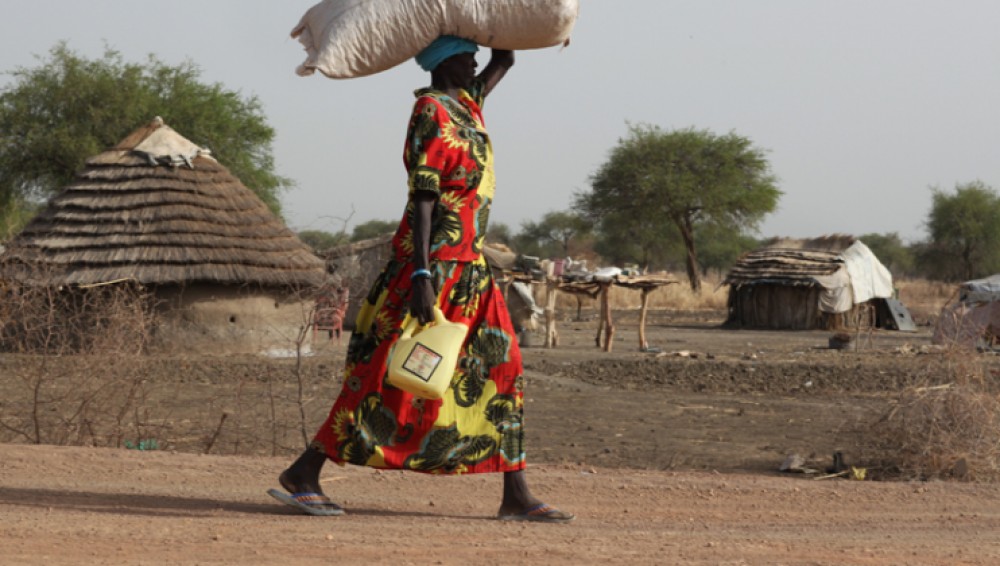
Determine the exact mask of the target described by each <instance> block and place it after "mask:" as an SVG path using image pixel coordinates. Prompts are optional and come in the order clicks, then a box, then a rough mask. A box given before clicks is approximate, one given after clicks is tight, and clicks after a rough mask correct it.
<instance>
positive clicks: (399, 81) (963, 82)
mask: <svg viewBox="0 0 1000 566" xmlns="http://www.w3.org/2000/svg"><path fill="white" fill-rule="evenodd" d="M313 4H314V1H313V0H282V1H275V0H209V1H194V0H173V1H171V2H150V1H142V0H138V1H137V0H131V1H125V0H86V1H70V0H31V1H30V2H24V1H18V2H15V1H14V0H0V6H2V7H3V17H2V18H0V70H3V71H10V70H12V69H14V68H15V67H19V66H27V67H30V66H33V65H35V64H36V62H37V59H36V56H39V55H45V54H47V52H48V51H49V49H50V48H51V47H52V46H53V45H54V44H55V43H56V42H57V41H60V40H66V41H67V42H68V44H69V46H70V48H72V49H74V50H76V51H77V52H79V53H81V54H83V55H85V56H88V57H98V56H100V54H101V53H102V52H103V49H104V45H105V44H107V45H108V46H110V47H112V48H114V49H116V50H118V51H120V52H121V53H122V54H123V55H124V57H125V58H126V59H127V60H130V61H142V60H144V59H145V57H146V55H147V54H150V53H152V54H155V55H156V56H158V57H159V58H160V59H162V60H164V61H165V62H167V63H169V64H177V63H180V62H182V61H183V60H185V59H191V60H193V61H194V62H195V63H197V64H198V66H199V67H200V68H201V69H202V71H203V79H204V80H206V81H212V82H216V81H217V82H221V83H223V84H224V85H225V86H226V87H227V88H230V89H233V90H238V91H241V92H243V93H244V94H253V95H256V96H257V97H259V98H260V100H261V102H262V103H263V106H264V110H265V112H266V114H267V117H268V120H269V121H270V123H271V125H272V126H273V127H274V128H275V129H276V131H277V137H276V139H275V144H274V153H275V158H276V166H277V169H278V173H280V174H281V175H284V176H286V177H290V178H292V179H294V180H295V181H296V182H297V184H298V187H297V188H295V189H293V190H291V191H289V192H288V193H286V194H284V196H283V198H282V201H283V204H284V210H285V216H286V219H287V221H288V223H289V225H290V226H292V227H293V228H295V229H304V228H315V229H323V230H329V231H336V230H339V229H340V228H341V227H342V226H343V220H344V219H346V218H347V217H348V216H349V215H350V214H351V210H352V208H353V211H354V212H353V217H352V218H351V223H350V225H349V226H348V229H350V228H351V227H352V226H353V225H354V224H357V223H358V222H363V221H365V220H369V219H372V218H380V219H386V220H390V219H392V220H394V219H396V218H398V217H399V216H400V214H401V212H402V206H403V199H404V194H405V191H406V187H405V183H406V177H405V172H404V170H403V165H402V157H401V154H402V144H403V137H404V134H405V129H406V122H407V119H408V117H409V112H410V109H411V105H412V101H413V95H412V91H413V90H414V89H415V88H417V87H420V86H424V85H425V84H426V83H427V82H428V80H429V79H428V76H427V75H426V74H425V73H423V72H422V71H420V69H419V68H418V67H417V66H416V65H415V64H413V63H406V64H404V65H401V66H399V67H397V68H395V69H391V70H389V71H387V72H385V73H382V74H380V75H376V76H373V77H366V78H361V79H352V80H346V81H343V80H340V81H334V80H330V79H327V78H324V77H322V76H320V75H319V74H317V75H314V76H312V77H308V78H302V77H299V76H297V75H296V74H295V73H294V69H295V67H296V66H297V65H298V64H299V63H300V62H301V61H302V60H303V59H304V56H305V52H304V51H303V50H302V48H301V46H300V45H299V43H298V42H297V41H295V40H292V39H290V38H289V36H288V32H289V31H290V30H291V29H292V27H293V26H294V25H295V24H296V23H297V22H298V20H299V18H300V17H301V15H302V14H303V13H304V12H305V10H307V9H308V8H309V7H310V6H311V5H313ZM581 4H582V6H581V13H580V19H579V21H578V23H577V27H576V30H575V32H574V34H573V38H572V45H570V46H569V47H568V48H566V49H562V50H560V49H555V48H554V49H547V50H541V51H528V52H521V53H519V54H518V60H517V64H516V66H515V67H514V69H512V70H511V73H510V74H509V75H508V78H507V79H506V80H505V81H504V82H503V83H502V84H501V85H500V87H498V89H497V90H496V91H495V92H494V94H493V95H492V96H491V98H490V100H489V101H488V103H487V105H486V107H485V111H486V120H487V126H488V127H489V130H490V132H491V134H492V137H493V143H494V149H495V152H496V159H497V163H496V168H497V176H498V188H497V199H496V203H495V206H494V209H493V216H492V218H493V221H494V222H504V223H507V224H509V225H511V227H512V228H514V229H516V228H517V227H518V226H519V225H520V223H521V221H523V220H535V219H538V218H539V217H540V216H541V215H542V214H543V213H545V212H546V211H549V210H563V209H566V208H568V207H569V205H570V203H571V201H572V195H573V193H574V192H577V191H581V190H585V189H587V188H588V179H589V176H590V175H591V174H592V173H593V172H594V171H595V169H596V168H597V167H598V166H599V165H600V164H601V163H602V162H603V161H604V160H605V159H606V157H607V155H608V151H609V149H610V148H611V147H612V146H613V145H614V144H615V143H616V142H617V140H618V138H619V137H621V136H622V135H624V134H625V133H626V131H627V126H626V122H633V123H650V124H656V125H659V126H661V127H663V128H666V129H673V128H687V127H695V128H698V129H709V130H711V131H714V132H716V133H719V134H723V133H726V132H729V131H734V132H736V133H737V134H739V135H742V136H746V137H748V138H750V139H751V140H753V142H754V143H755V144H756V145H757V146H758V147H761V148H763V149H765V150H767V151H768V156H769V159H770V162H771V165H772V169H773V172H774V173H775V174H776V175H777V177H778V179H779V186H780V188H781V190H782V191H784V193H785V194H784V196H783V197H782V198H781V201H780V203H779V208H778V210H777V211H776V212H774V213H773V214H771V215H769V216H768V217H767V218H766V220H765V221H764V223H763V225H762V227H761V234H762V235H764V236H772V235H782V236H795V237H806V236H817V235H821V234H826V233H833V232H843V233H852V234H862V233H866V232H899V234H900V235H901V236H903V237H904V238H905V239H908V240H915V239H920V238H923V237H924V228H923V222H924V220H925V218H926V215H927V211H928V208H929V205H930V187H940V188H943V189H949V190H950V189H952V188H954V186H955V185H956V184H958V183H966V182H970V181H973V180H981V181H983V182H985V183H987V184H988V185H990V186H992V187H993V188H994V189H998V190H1000V32H998V28H997V25H998V23H1000V2H997V1H996V0H950V1H944V0H864V1H862V0H844V1H841V2H828V1H819V0H754V1H747V0H687V1H672V0H581ZM487 55H488V53H483V54H482V55H481V57H482V58H481V62H483V61H484V60H485V56H487ZM9 81H10V77H9V76H6V75H4V76H2V77H0V84H3V85H7V84H9ZM168 123H169V117H168ZM136 126H137V127H138V126H139V124H136ZM181 134H184V132H181ZM0 135H2V133H0ZM192 141H194V142H195V143H198V142H199V140H192Z"/></svg>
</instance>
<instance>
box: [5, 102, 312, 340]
mask: <svg viewBox="0 0 1000 566" xmlns="http://www.w3.org/2000/svg"><path fill="white" fill-rule="evenodd" d="M0 269H2V272H0V276H2V277H7V278H10V279H13V280H16V281H19V282H21V283H22V284H27V285H30V286H39V287H55V288H63V289H81V288H83V289H86V288H91V287H100V286H104V285H110V284H116V283H124V282H129V283H130V284H137V285H140V286H142V287H143V288H145V289H149V290H152V291H153V292H154V293H155V294H156V298H157V300H158V303H159V305H160V310H161V311H162V313H163V315H164V316H163V317H162V321H161V323H160V324H159V326H158V330H159V336H160V338H161V339H163V340H162V341H164V342H184V343H186V344H196V345H199V346H205V347H208V348H209V349H212V350H213V351H218V349H219V348H218V340H224V341H226V342H229V343H230V344H231V346H232V347H231V348H227V349H229V350H230V351H248V350H249V351H258V350H259V349H261V348H268V347H272V346H273V345H275V344H277V343H285V342H287V339H288V337H289V336H294V335H295V332H296V329H298V328H299V327H301V326H302V324H303V322H302V320H301V319H302V318H303V316H304V315H303V312H304V311H308V305H309V304H310V302H311V299H312V297H311V295H310V294H309V293H310V292H311V291H310V290H312V289H314V288H317V287H319V286H320V285H322V284H323V282H324V280H325V278H326V270H325V265H324V262H323V260H322V259H320V258H318V257H317V256H315V255H314V254H313V253H312V252H311V250H310V249H309V248H308V247H307V246H306V245H305V244H303V243H302V242H301V241H300V240H299V239H298V237H297V236H296V235H295V234H294V233H293V232H292V231H291V230H289V229H288V228H287V227H286V226H285V225H284V224H283V223H282V222H281V220H280V219H279V218H277V217H276V216H275V215H274V214H272V213H271V211H270V210H269V209H268V208H267V205H265V204H264V202H263V201H262V200H261V199H260V198H258V197H257V195H255V194H254V193H253V192H252V191H251V190H250V189H248V188H247V187H246V186H244V185H243V183H241V182H240V180H239V179H237V178H236V177H235V176H234V175H233V174H232V173H230V172H229V170H228V169H226V167H224V166H223V165H221V164H220V163H219V162H217V161H216V160H215V159H214V158H213V157H212V156H211V153H210V152H209V151H208V150H206V149H203V148H201V147H199V146H197V145H195V144H194V143H192V142H191V141H189V140H187V139H185V138H184V137H183V136H181V135H180V134H178V133H177V132H176V131H174V130H173V129H171V128H170V127H169V126H167V125H165V124H164V123H163V121H162V120H161V119H159V118H157V119H155V120H153V121H152V122H150V123H149V124H147V125H146V126H144V127H142V128H139V129H138V130H136V131H135V132H133V133H132V134H130V135H128V136H127V137H126V138H125V139H124V140H122V141H121V142H120V143H119V144H118V145H116V146H115V147H113V148H111V149H109V150H107V151H105V152H103V153H101V154H99V155H97V156H94V157H91V158H90V159H88V160H87V162H86V166H85V167H84V169H83V170H82V171H81V172H79V173H78V174H77V177H76V179H75V180H74V181H73V182H72V183H71V184H70V185H69V186H67V187H66V188H65V189H64V190H63V191H62V192H61V193H60V194H59V195H57V196H56V197H54V198H53V199H52V200H51V201H50V202H49V203H48V206H47V207H46V209H45V210H44V211H43V212H42V213H41V214H39V215H38V216H37V217H35V218H34V219H33V220H32V221H31V222H30V223H29V224H28V225H27V226H26V227H25V228H24V230H22V231H21V233H20V234H18V235H17V236H16V237H15V238H14V239H12V240H11V241H10V242H9V243H8V246H7V250H6V252H5V253H4V254H3V255H2V257H0ZM213 338H214V339H218V340H213ZM249 338H253V343H252V344H250V343H246V342H247V340H248V339H249Z"/></svg>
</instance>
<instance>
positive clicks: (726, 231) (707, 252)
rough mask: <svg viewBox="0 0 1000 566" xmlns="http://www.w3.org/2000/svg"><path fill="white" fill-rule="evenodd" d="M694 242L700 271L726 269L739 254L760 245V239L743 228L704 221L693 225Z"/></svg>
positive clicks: (721, 270) (720, 270)
mask: <svg viewBox="0 0 1000 566" xmlns="http://www.w3.org/2000/svg"><path fill="white" fill-rule="evenodd" d="M694 240H695V244H696V245H697V247H698V264H699V266H701V270H702V273H708V272H709V270H712V269H714V270H716V271H719V272H723V271H728V270H729V268H730V267H732V265H733V264H734V263H736V260H737V259H739V257H740V256H741V255H743V254H744V253H745V252H748V251H750V250H754V249H756V248H758V247H759V246H760V241H759V240H758V239H757V238H754V237H753V236H750V235H747V234H746V233H745V232H744V231H743V230H739V229H735V228H733V227H732V226H725V225H721V224H717V223H715V222H704V223H701V224H698V225H697V226H696V227H695V234H694Z"/></svg>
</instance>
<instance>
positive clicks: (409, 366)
mask: <svg viewBox="0 0 1000 566" xmlns="http://www.w3.org/2000/svg"><path fill="white" fill-rule="evenodd" d="M441 359H442V357H441V355H439V354H438V353H437V352H435V351H434V350H431V349H430V348H428V347H427V346H424V345H423V344H417V345H416V346H414V347H413V350H410V355H409V356H406V361H404V362H403V369H405V370H406V371H408V372H410V373H412V374H413V375H415V376H417V377H419V378H420V379H422V380H424V381H430V380H431V376H432V375H434V370H436V369H437V367H438V364H440V363H441Z"/></svg>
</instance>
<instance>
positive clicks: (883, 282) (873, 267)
mask: <svg viewBox="0 0 1000 566" xmlns="http://www.w3.org/2000/svg"><path fill="white" fill-rule="evenodd" d="M840 259H841V260H843V262H844V267H842V268H841V269H838V270H837V271H835V272H834V273H832V274H830V275H825V276H816V277H814V279H815V280H816V282H817V283H819V284H820V286H821V287H823V292H822V294H820V298H819V310H821V311H823V312H828V313H838V312H847V311H849V310H851V308H853V307H854V305H856V304H860V303H864V302H867V301H870V300H872V299H888V298H890V297H892V296H893V294H894V290H893V288H892V274H891V273H889V270H888V269H886V268H885V266H884V265H882V262H880V261H879V260H878V258H877V257H875V254H873V253H872V251H871V250H870V249H868V246H866V245H864V244H863V243H861V240H857V241H855V242H854V243H853V244H851V246H850V247H849V248H847V249H846V250H844V251H843V252H841V253H840Z"/></svg>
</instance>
